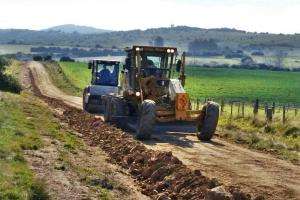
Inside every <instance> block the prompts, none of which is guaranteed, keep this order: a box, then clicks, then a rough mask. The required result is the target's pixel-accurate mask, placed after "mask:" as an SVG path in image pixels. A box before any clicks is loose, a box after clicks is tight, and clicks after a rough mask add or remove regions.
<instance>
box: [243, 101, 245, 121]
mask: <svg viewBox="0 0 300 200" xmlns="http://www.w3.org/2000/svg"><path fill="white" fill-rule="evenodd" d="M242 117H243V118H244V117H245V102H243V103H242Z"/></svg>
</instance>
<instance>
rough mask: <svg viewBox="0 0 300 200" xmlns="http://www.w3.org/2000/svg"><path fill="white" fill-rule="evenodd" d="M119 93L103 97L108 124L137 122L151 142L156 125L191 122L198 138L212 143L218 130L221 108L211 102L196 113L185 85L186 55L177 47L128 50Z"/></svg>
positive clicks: (138, 129)
mask: <svg viewBox="0 0 300 200" xmlns="http://www.w3.org/2000/svg"><path fill="white" fill-rule="evenodd" d="M125 51H126V53H127V56H126V59H125V64H124V66H123V69H122V70H121V73H120V80H119V92H118V94H116V93H114V94H106V95H103V96H102V97H101V99H102V100H103V101H102V102H103V107H104V119H105V121H108V122H110V121H119V122H120V121H122V122H132V121H135V122H136V126H135V129H136V132H137V138H138V139H142V140H143V139H150V138H151V134H152V133H153V130H154V127H155V125H156V124H160V123H177V122H182V121H184V122H190V123H192V124H194V125H195V126H197V127H198V130H199V132H198V134H197V136H198V138H199V139H201V140H210V139H211V138H212V136H213V134H214V132H215V130H216V126H217V123H218V118H219V106H218V104H216V103H214V102H207V103H206V104H205V105H204V106H203V108H202V109H201V110H192V109H191V102H190V99H189V95H188V94H187V93H186V92H185V90H184V85H185V78H186V77H185V53H183V55H182V56H180V58H177V56H178V52H177V49H176V48H173V47H152V46H133V47H132V48H127V49H126V50H125Z"/></svg>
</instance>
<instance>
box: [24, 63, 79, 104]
mask: <svg viewBox="0 0 300 200" xmlns="http://www.w3.org/2000/svg"><path fill="white" fill-rule="evenodd" d="M27 66H28V67H29V68H30V70H31V72H32V74H33V76H34V80H35V81H36V84H37V85H38V87H39V89H40V91H41V92H42V94H43V95H45V96H48V97H51V98H55V99H59V100H62V101H63V102H65V103H66V104H69V105H71V106H73V107H76V108H79V109H82V98H81V97H74V96H70V95H67V94H65V93H64V92H62V91H61V90H59V89H58V88H57V87H55V86H54V85H53V84H52V82H51V80H50V77H49V76H48V73H47V71H46V69H45V68H44V66H43V65H42V64H41V63H39V62H30V63H28V65H27Z"/></svg>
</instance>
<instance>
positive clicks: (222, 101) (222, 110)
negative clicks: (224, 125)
mask: <svg viewBox="0 0 300 200" xmlns="http://www.w3.org/2000/svg"><path fill="white" fill-rule="evenodd" d="M224 106H225V104H224V99H223V98H222V99H221V115H222V114H223V112H224Z"/></svg>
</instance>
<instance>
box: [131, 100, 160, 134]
mask: <svg viewBox="0 0 300 200" xmlns="http://www.w3.org/2000/svg"><path fill="white" fill-rule="evenodd" d="M155 107H156V105H155V102H154V101H152V100H149V99H146V100H144V101H143V102H142V106H141V112H140V117H139V121H138V127H137V136H136V138H137V139H138V140H149V139H151V135H152V132H153V130H154V126H155V120H156V116H155Z"/></svg>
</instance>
